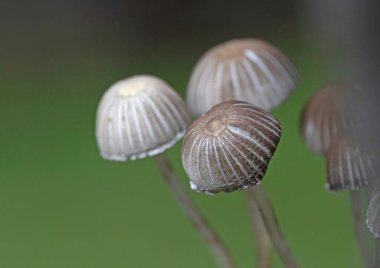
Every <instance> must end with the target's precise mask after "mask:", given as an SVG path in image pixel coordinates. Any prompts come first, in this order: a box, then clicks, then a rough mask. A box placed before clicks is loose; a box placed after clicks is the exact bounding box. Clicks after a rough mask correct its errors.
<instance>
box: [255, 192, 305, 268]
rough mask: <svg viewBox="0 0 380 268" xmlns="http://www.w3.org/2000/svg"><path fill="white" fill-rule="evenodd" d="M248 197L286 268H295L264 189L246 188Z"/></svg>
mask: <svg viewBox="0 0 380 268" xmlns="http://www.w3.org/2000/svg"><path fill="white" fill-rule="evenodd" d="M248 195H249V196H250V198H251V199H253V200H255V201H256V204H257V206H258V208H259V211H260V213H261V216H262V219H263V221H264V223H265V226H266V229H267V231H268V234H269V236H270V237H271V239H272V243H273V245H274V247H275V248H276V250H277V252H278V254H279V256H280V258H281V260H282V262H283V264H284V266H285V267H286V268H297V267H298V265H297V263H296V261H295V259H294V257H293V254H292V251H291V249H290V247H289V246H288V244H287V243H286V241H285V239H284V238H283V236H282V233H281V230H280V227H279V225H278V222H277V218H276V215H275V212H274V210H273V207H272V204H271V202H270V201H269V199H268V197H267V195H266V193H265V191H264V189H263V188H262V187H261V186H259V185H257V186H254V187H250V188H248Z"/></svg>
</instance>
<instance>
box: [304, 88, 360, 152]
mask: <svg viewBox="0 0 380 268" xmlns="http://www.w3.org/2000/svg"><path fill="white" fill-rule="evenodd" d="M352 89H353V86H351V85H348V84H346V83H341V82H330V83H328V84H326V85H324V86H323V87H321V88H320V89H319V90H318V91H317V93H316V94H315V95H314V96H312V97H311V99H310V100H309V102H308V103H307V104H306V106H305V108H304V111H303V115H302V122H301V132H302V136H303V138H304V140H305V142H306V144H307V145H308V146H309V147H310V149H312V150H313V151H314V152H315V153H320V154H326V153H327V151H328V150H329V147H330V145H331V143H332V141H333V140H334V138H335V137H337V136H344V135H346V132H347V130H348V129H350V128H351V127H352V126H353V124H354V121H355V120H354V119H353V117H354V116H355V114H354V113H353V112H351V109H352V107H349V105H348V99H347V98H348V94H349V92H350V90H352Z"/></svg>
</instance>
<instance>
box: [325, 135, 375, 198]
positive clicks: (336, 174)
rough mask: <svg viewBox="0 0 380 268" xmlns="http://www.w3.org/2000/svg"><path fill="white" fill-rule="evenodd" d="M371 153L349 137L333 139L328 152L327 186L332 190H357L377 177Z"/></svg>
mask: <svg viewBox="0 0 380 268" xmlns="http://www.w3.org/2000/svg"><path fill="white" fill-rule="evenodd" d="M373 164H374V163H373V161H372V158H371V157H370V155H369V154H368V153H367V152H366V151H365V150H363V148H360V147H359V146H355V145H353V144H352V142H351V141H350V140H349V139H348V138H343V137H340V138H339V139H335V140H334V141H333V144H332V146H331V147H330V149H329V151H328V153H327V179H328V182H327V184H326V188H327V189H328V190H331V191H344V190H351V191H353V190H357V189H359V188H362V187H365V186H368V184H369V183H371V182H373V181H374V179H375V173H374V169H373Z"/></svg>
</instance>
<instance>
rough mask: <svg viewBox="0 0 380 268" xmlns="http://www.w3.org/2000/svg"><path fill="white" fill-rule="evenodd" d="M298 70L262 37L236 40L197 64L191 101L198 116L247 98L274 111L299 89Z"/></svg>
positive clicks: (189, 90)
mask: <svg viewBox="0 0 380 268" xmlns="http://www.w3.org/2000/svg"><path fill="white" fill-rule="evenodd" d="M297 82H298V73H297V70H296V68H295V66H294V65H293V63H292V62H291V61H290V60H289V59H288V58H287V57H286V56H285V55H284V54H283V53H282V52H281V51H280V50H278V49H277V48H275V47H273V46H272V45H270V44H268V43H267V42H265V41H262V40H259V39H235V40H231V41H228V42H225V43H222V44H220V45H218V46H216V47H214V48H211V49H210V50H208V51H207V52H206V53H205V54H204V55H203V56H202V57H201V58H200V60H199V61H198V63H197V64H196V66H195V67H194V70H193V73H192V75H191V78H190V82H189V85H188V91H187V104H188V106H189V108H190V110H191V112H192V114H194V115H201V114H203V113H205V112H207V111H208V110H209V109H211V107H213V106H214V105H216V104H218V103H221V102H223V101H229V100H239V101H247V102H249V103H252V104H253V105H255V106H257V107H259V108H261V109H264V110H266V111H270V110H272V109H273V108H275V107H276V106H278V105H280V104H281V103H282V102H283V101H284V100H285V99H286V98H287V97H288V95H289V94H290V93H291V92H292V91H293V90H294V89H295V87H296V84H297Z"/></svg>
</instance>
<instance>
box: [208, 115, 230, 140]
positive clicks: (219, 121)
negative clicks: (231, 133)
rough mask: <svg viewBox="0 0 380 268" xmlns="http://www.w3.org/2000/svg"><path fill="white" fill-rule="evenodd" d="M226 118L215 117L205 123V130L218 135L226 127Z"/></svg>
mask: <svg viewBox="0 0 380 268" xmlns="http://www.w3.org/2000/svg"><path fill="white" fill-rule="evenodd" d="M225 121H226V119H225V118H223V117H220V116H218V117H215V118H213V119H211V120H210V121H209V122H208V123H207V124H206V129H207V132H208V133H209V134H211V135H213V136H218V135H219V134H220V132H222V131H223V130H224V129H225V128H226V124H225Z"/></svg>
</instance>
